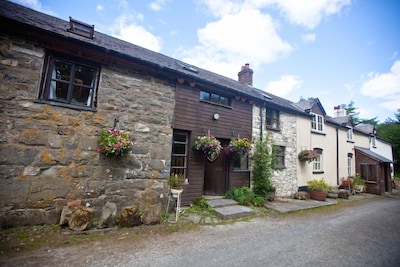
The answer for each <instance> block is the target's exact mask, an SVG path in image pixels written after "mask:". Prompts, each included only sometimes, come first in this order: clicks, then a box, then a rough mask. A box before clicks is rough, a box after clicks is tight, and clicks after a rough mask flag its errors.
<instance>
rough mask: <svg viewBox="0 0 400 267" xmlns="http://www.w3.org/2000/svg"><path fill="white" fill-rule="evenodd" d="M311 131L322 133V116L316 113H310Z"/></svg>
mask: <svg viewBox="0 0 400 267" xmlns="http://www.w3.org/2000/svg"><path fill="white" fill-rule="evenodd" d="M311 115H312V118H311V130H312V131H315V132H319V133H323V132H324V128H325V125H324V116H322V115H320V114H316V113H311Z"/></svg>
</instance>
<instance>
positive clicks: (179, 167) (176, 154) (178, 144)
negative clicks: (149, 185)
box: [171, 131, 188, 177]
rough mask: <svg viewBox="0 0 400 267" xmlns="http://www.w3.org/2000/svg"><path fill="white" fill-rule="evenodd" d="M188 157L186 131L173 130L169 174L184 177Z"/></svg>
mask: <svg viewBox="0 0 400 267" xmlns="http://www.w3.org/2000/svg"><path fill="white" fill-rule="evenodd" d="M187 159H188V133H187V132H181V131H174V134H173V139H172V157H171V174H182V175H183V176H184V177H186V172H187Z"/></svg>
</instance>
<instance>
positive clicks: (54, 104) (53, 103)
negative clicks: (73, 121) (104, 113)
mask: <svg viewBox="0 0 400 267" xmlns="http://www.w3.org/2000/svg"><path fill="white" fill-rule="evenodd" d="M33 102H34V103H38V104H48V105H52V106H58V107H64V108H71V109H76V110H85V111H93V112H96V111H97V110H96V109H95V108H92V107H88V106H79V105H71V104H67V103H61V102H54V101H48V100H40V99H39V100H35V101H33Z"/></svg>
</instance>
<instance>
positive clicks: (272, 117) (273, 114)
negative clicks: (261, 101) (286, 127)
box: [266, 108, 279, 129]
mask: <svg viewBox="0 0 400 267" xmlns="http://www.w3.org/2000/svg"><path fill="white" fill-rule="evenodd" d="M266 124H267V127H269V128H273V129H279V111H278V110H276V109H271V108H267V114H266Z"/></svg>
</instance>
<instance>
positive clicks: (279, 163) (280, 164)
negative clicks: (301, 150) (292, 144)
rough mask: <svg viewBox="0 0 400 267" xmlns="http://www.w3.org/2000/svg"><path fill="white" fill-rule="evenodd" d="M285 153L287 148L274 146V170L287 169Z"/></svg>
mask: <svg viewBox="0 0 400 267" xmlns="http://www.w3.org/2000/svg"><path fill="white" fill-rule="evenodd" d="M285 152H286V147H285V146H281V145H273V146H272V154H273V157H274V168H277V169H284V168H286V165H285ZM279 159H280V160H279Z"/></svg>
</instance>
